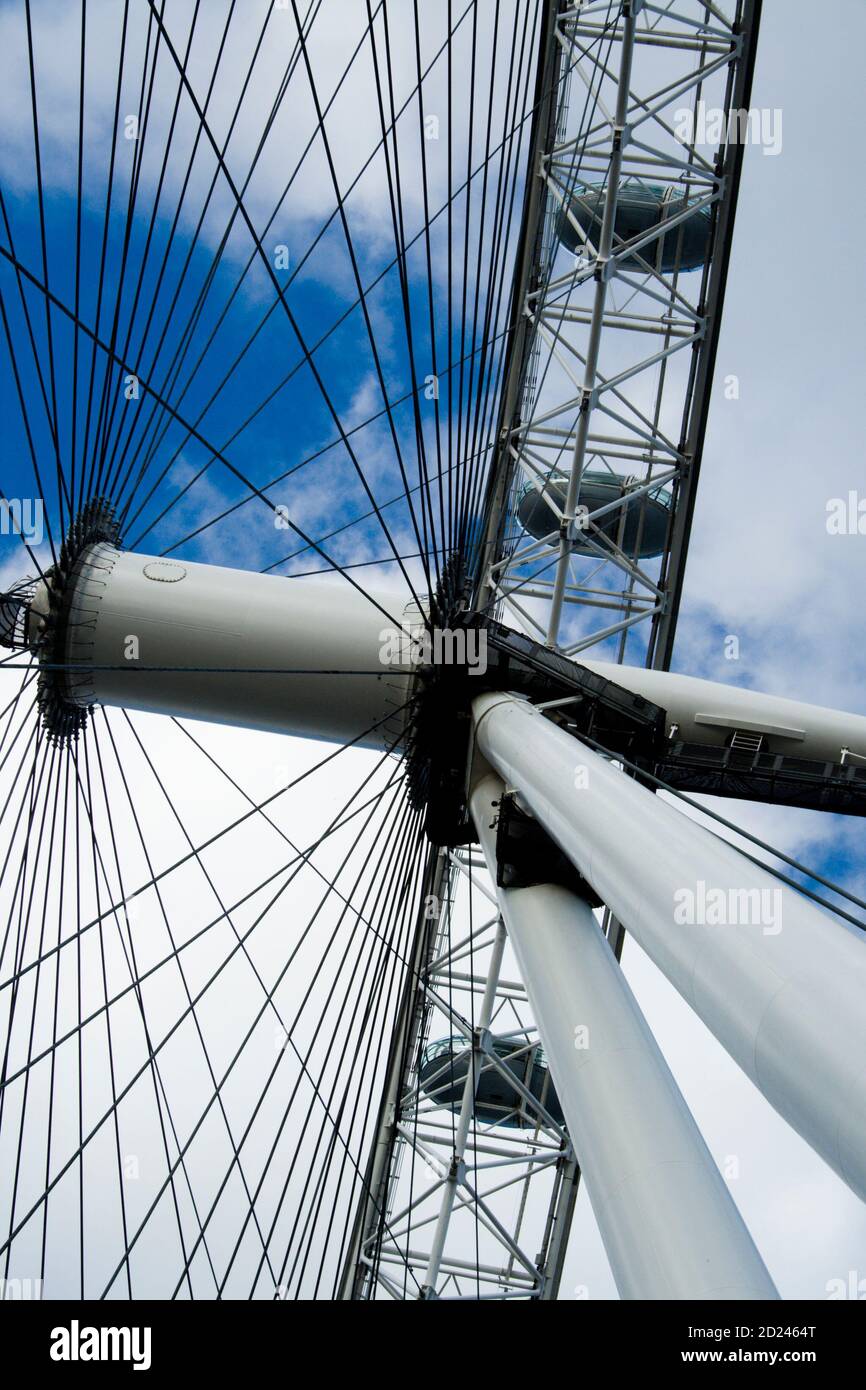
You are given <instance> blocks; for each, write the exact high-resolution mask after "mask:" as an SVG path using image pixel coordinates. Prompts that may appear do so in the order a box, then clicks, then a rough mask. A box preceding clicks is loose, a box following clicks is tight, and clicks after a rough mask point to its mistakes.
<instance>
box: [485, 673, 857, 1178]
mask: <svg viewBox="0 0 866 1390" xmlns="http://www.w3.org/2000/svg"><path fill="white" fill-rule="evenodd" d="M473 709H474V715H475V719H476V737H477V741H478V746H479V749H480V751H481V752H482V753H483V755H484V757H485V758H486V759H487V760H488V762H489V763H490V764H491V765H492V766H493V767H494V768H495V770H496V771H497V772H498V773H499V775H500V776H501V777H503V778H504V779H505V781H506V782H507V783H508V785H509V786H510V787H515V788H517V789H518V790H519V794H520V797H521V799H522V800H523V801H524V802H525V803H526V805H527V806H528V807H529V808H530V809H531V811H532V812H533V814H534V815H535V816H536V817H537V818H538V819H539V820H540V821H541V822H542V823H543V824H544V826H545V827H546V828H547V830H548V832H549V834H550V835H551V836H552V838H553V839H554V840H556V842H557V843H558V844H559V845H560V847H561V848H562V849H563V851H564V852H565V853H566V854H567V855H568V856H569V858H570V859H571V860H572V862H573V863H574V864H575V865H576V866H577V867H578V869H579V870H580V872H581V873H582V874H583V875H584V877H585V878H586V879H587V880H588V881H589V882H590V883H591V884H592V886H593V887H594V888H595V890H596V892H597V893H598V894H599V896H600V897H601V898H602V899H603V901H604V902H605V903H606V904H607V905H608V906H609V907H610V909H611V911H612V912H613V913H614V915H615V916H616V917H617V918H619V920H620V921H621V922H622V923H623V925H624V926H625V927H626V928H627V930H628V931H630V932H631V933H632V935H633V936H634V937H635V939H636V940H637V941H638V942H639V944H640V945H641V946H642V947H643V948H644V950H645V951H646V952H647V953H648V955H650V956H651V957H652V959H653V960H654V961H655V963H656V964H657V965H658V966H659V968H660V969H661V970H662V971H663V972H664V974H665V975H666V976H667V977H668V979H669V980H670V981H671V983H672V984H673V985H674V986H675V987H676V988H677V989H678V990H679V992H680V993H681V994H682V995H683V997H684V998H685V999H686V1000H687V1001H688V1002H689V1004H690V1005H691V1006H692V1008H694V1010H695V1012H696V1013H697V1014H698V1015H699V1016H700V1017H701V1018H702V1019H703V1021H704V1022H705V1023H706V1025H707V1027H708V1028H709V1029H710V1030H711V1031H712V1032H713V1033H714V1034H715V1036H716V1037H717V1038H718V1039H719V1041H720V1042H721V1043H722V1045H723V1046H724V1047H725V1048H726V1049H727V1051H728V1052H729V1053H730V1055H731V1056H732V1057H733V1058H734V1059H735V1061H736V1062H737V1063H738V1064H739V1065H740V1066H741V1067H742V1068H743V1070H744V1071H745V1072H746V1074H747V1075H748V1076H749V1077H751V1079H752V1080H753V1081H754V1083H755V1085H756V1086H758V1087H759V1089H760V1090H761V1091H762V1092H763V1094H764V1095H765V1096H766V1098H767V1099H768V1100H769V1101H770V1103H771V1104H772V1105H773V1106H774V1107H775V1109H776V1110H778V1111H779V1113H780V1114H781V1115H782V1116H784V1118H785V1119H786V1120H787V1121H788V1123H789V1124H791V1125H792V1126H793V1128H794V1129H795V1130H796V1131H797V1132H798V1133H799V1134H801V1135H802V1136H803V1138H804V1139H806V1140H807V1141H808V1143H810V1144H811V1145H812V1147H813V1148H814V1149H816V1150H817V1152H818V1153H820V1154H821V1155H822V1156H823V1157H824V1158H825V1159H826V1161H827V1162H828V1163H829V1164H830V1165H831V1166H832V1167H833V1168H834V1169H835V1170H836V1172H837V1173H839V1175H840V1176H841V1177H842V1178H843V1179H844V1180H845V1181H846V1182H847V1183H848V1184H849V1185H850V1186H851V1187H852V1188H853V1189H854V1191H855V1192H857V1193H858V1194H859V1195H860V1196H861V1197H866V1007H864V1000H866V942H864V940H863V938H862V937H861V936H860V935H859V934H858V933H856V932H855V931H852V930H849V929H847V928H846V927H845V926H843V925H842V924H841V923H840V922H838V921H837V920H835V919H834V918H832V917H830V916H829V915H828V914H826V913H824V912H823V911H821V910H820V909H818V908H817V907H815V906H814V905H813V904H812V903H810V902H808V901H807V900H806V899H805V898H803V897H801V896H800V895H798V894H797V893H796V892H794V891H793V890H792V889H787V888H784V887H783V886H781V885H780V884H779V882H778V880H777V879H775V878H773V876H772V875H770V874H768V873H767V872H766V871H765V870H764V869H762V868H760V867H758V866H757V865H754V864H751V863H750V862H749V861H748V860H747V859H745V858H744V857H743V856H742V855H741V854H740V853H739V852H738V851H737V850H736V849H735V848H734V847H733V846H732V845H729V844H727V843H726V842H725V841H723V840H720V839H719V838H718V837H717V836H715V835H713V834H711V833H710V832H709V831H708V830H706V829H704V828H703V827H702V826H700V825H697V824H696V823H695V822H694V821H692V820H690V819H689V818H688V817H687V816H685V815H683V814H682V813H681V812H679V811H677V810H675V809H674V808H673V807H672V806H671V805H669V804H668V803H666V802H665V801H663V800H662V799H661V798H659V797H657V796H653V794H652V793H651V792H649V791H647V790H646V789H645V788H644V787H641V786H639V785H638V784H637V783H636V782H634V781H633V780H632V779H631V778H629V777H626V776H625V774H624V773H622V772H620V771H619V770H618V769H617V768H615V767H613V766H612V765H611V764H610V763H609V762H607V761H606V760H605V759H603V758H601V757H599V756H598V755H597V754H594V753H593V752H591V751H590V749H588V748H586V747H585V746H584V745H582V744H580V743H579V742H578V741H576V740H575V739H573V738H572V737H571V736H570V735H569V734H567V733H566V732H565V731H564V730H563V729H561V728H557V727H556V726H555V725H554V724H553V723H552V722H551V721H550V720H549V719H546V718H545V717H544V716H543V715H541V714H540V713H539V712H538V711H536V710H534V709H533V708H532V707H531V706H530V705H528V704H527V703H526V702H525V701H523V700H519V699H515V698H514V697H511V696H504V697H503V696H497V695H482V696H479V697H478V698H477V699H476V700H475V702H474V706H473ZM720 917H721V918H723V919H726V921H720V920H719V918H720Z"/></svg>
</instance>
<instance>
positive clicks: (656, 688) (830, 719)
mask: <svg viewBox="0 0 866 1390" xmlns="http://www.w3.org/2000/svg"><path fill="white" fill-rule="evenodd" d="M581 665H583V666H586V667H587V668H588V669H589V670H590V671H595V672H597V674H598V675H600V676H605V677H606V678H607V679H608V680H612V681H615V682H616V683H617V684H618V685H621V686H624V687H625V688H626V689H627V690H632V691H634V692H635V693H636V694H638V695H643V696H644V697H645V698H646V699H647V700H652V702H653V703H654V704H657V705H661V706H662V707H663V708H664V709H665V710H667V715H668V718H667V727H668V730H669V731H670V728H671V726H672V725H674V724H676V725H677V738H681V739H684V740H685V742H686V743H708V744H713V745H715V746H716V747H721V746H723V745H724V744H725V743H726V742H727V741H728V739H729V737H730V735H731V733H732V731H733V730H735V729H743V730H746V731H748V732H750V733H762V734H764V735H765V739H766V742H765V747H766V749H767V750H768V751H769V752H773V753H788V754H790V756H791V757H795V758H817V759H821V760H826V761H832V762H835V763H838V762H840V761H842V750H843V749H845V748H848V749H850V750H851V752H853V753H859V754H861V755H863V756H866V717H864V715H862V714H848V713H846V712H845V711H844V710H835V709H824V708H822V706H821V705H807V704H804V703H803V702H802V701H800V700H787V699H785V698H784V697H783V696H781V695H765V694H763V692H762V691H759V690H746V689H743V688H742V687H740V686H736V685H723V684H722V683H721V682H719V681H705V680H700V679H699V678H698V677H697V676H681V675H679V674H678V673H676V672H673V671H649V670H645V669H644V668H642V667H638V666H617V665H614V664H613V663H612V662H610V661H581Z"/></svg>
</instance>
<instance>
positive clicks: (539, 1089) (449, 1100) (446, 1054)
mask: <svg viewBox="0 0 866 1390" xmlns="http://www.w3.org/2000/svg"><path fill="white" fill-rule="evenodd" d="M492 1047H493V1050H494V1052H495V1053H496V1055H497V1057H501V1058H502V1060H503V1061H504V1062H505V1064H506V1066H507V1068H508V1071H509V1072H511V1073H512V1075H514V1076H515V1077H517V1079H518V1080H519V1081H520V1082H521V1083H522V1085H524V1086H525V1087H526V1089H527V1091H529V1092H530V1094H531V1095H533V1096H535V1098H536V1099H537V1100H539V1101H540V1102H541V1104H542V1105H543V1106H544V1108H545V1110H546V1111H547V1113H548V1114H549V1115H550V1117H551V1119H553V1120H555V1121H556V1123H557V1124H563V1123H564V1119H563V1114H562V1106H561V1105H560V1103H559V1099H558V1097H557V1095H556V1092H555V1090H554V1089H553V1080H552V1078H551V1075H550V1072H549V1071H548V1068H547V1063H546V1061H545V1060H544V1054H543V1052H542V1050H541V1048H540V1047H535V1048H533V1049H531V1050H530V1051H527V1052H524V1051H523V1050H522V1047H523V1044H522V1043H520V1042H517V1041H515V1040H514V1039H513V1038H494V1039H493V1041H492ZM515 1052H517V1053H518V1055H517V1056H514V1055H513V1054H514V1053H515ZM470 1057H471V1053H470V1051H469V1047H468V1044H467V1042H466V1040H465V1038H459V1037H458V1038H440V1039H439V1041H438V1042H433V1043H430V1044H429V1045H428V1046H427V1047H426V1048H425V1049H424V1052H423V1054H422V1057H421V1066H420V1068H419V1072H418V1081H419V1084H420V1086H421V1089H422V1090H423V1091H424V1092H425V1094H426V1095H428V1096H429V1097H430V1098H431V1099H432V1100H435V1101H436V1102H437V1104H438V1105H444V1106H447V1107H448V1109H449V1110H455V1111H459V1109H460V1105H461V1101H462V1099H463V1085H464V1082H465V1081H466V1072H467V1069H468V1067H469V1065H470ZM475 1118H476V1120H477V1121H478V1122H479V1123H480V1124H485V1125H508V1126H510V1127H512V1128H514V1127H517V1128H531V1129H534V1128H535V1125H536V1123H537V1117H536V1115H535V1113H534V1112H533V1110H532V1108H531V1106H530V1105H529V1103H528V1101H527V1100H526V1098H525V1097H524V1096H522V1095H521V1094H520V1092H519V1091H518V1090H517V1088H516V1087H515V1086H512V1085H511V1084H510V1083H509V1081H508V1078H507V1077H506V1076H504V1075H503V1073H502V1072H501V1071H499V1070H498V1068H496V1067H494V1066H493V1064H492V1063H490V1062H489V1061H485V1062H483V1063H482V1067H481V1071H480V1073H479V1076H478V1087H477V1090H476V1092H475Z"/></svg>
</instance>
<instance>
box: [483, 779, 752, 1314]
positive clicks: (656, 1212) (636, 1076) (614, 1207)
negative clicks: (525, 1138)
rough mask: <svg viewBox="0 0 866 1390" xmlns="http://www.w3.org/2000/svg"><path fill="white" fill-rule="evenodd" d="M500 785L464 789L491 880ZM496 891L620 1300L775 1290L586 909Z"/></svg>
mask: <svg viewBox="0 0 866 1390" xmlns="http://www.w3.org/2000/svg"><path fill="white" fill-rule="evenodd" d="M503 791H504V786H503V783H502V782H501V781H500V779H499V778H498V777H495V776H492V775H488V776H485V777H483V778H482V779H481V781H480V782H479V784H478V786H477V787H476V788H475V790H474V792H473V795H472V816H473V819H474V821H475V825H476V828H477V830H478V834H479V837H480V839H481V844H482V847H483V849H484V854H485V856H486V859H487V864H488V868H489V869H490V872H491V873H492V874H493V875H494V877H495V874H496V832H495V830H494V829H492V828H491V822H492V821H493V820H494V819H495V816H496V809H495V808H496V804H497V803H498V802H499V800H500V798H501V796H502V793H503ZM497 891H498V896H499V903H500V908H501V911H502V915H503V918H504V919H505V924H506V926H507V928H508V939H509V941H510V942H511V945H512V947H513V949H514V953H515V955H516V957H517V960H518V963H519V965H520V970H521V975H522V977H523V982H524V984H525V985H526V991H527V994H528V996H529V1001H530V1003H531V1005H532V1010H533V1013H534V1015H535V1018H536V1020H537V1023H538V1029H539V1032H540V1034H541V1039H542V1042H543V1043H544V1049H545V1052H546V1054H547V1060H548V1063H549V1065H550V1069H551V1073H552V1076H553V1080H554V1083H555V1085H556V1091H557V1095H558V1097H559V1100H560V1104H561V1105H562V1108H563V1112H564V1114H565V1117H566V1121H567V1123H568V1130H569V1134H570V1135H571V1140H572V1143H573V1144H574V1148H575V1152H576V1154H577V1157H578V1160H579V1162H580V1168H581V1173H582V1175H583V1178H584V1180H585V1182H586V1185H587V1190H588V1192H589V1198H590V1201H591V1202H592V1208H593V1211H594V1212H595V1216H596V1220H597V1222H598V1227H599V1230H600V1232H601V1236H602V1240H603V1241H604V1246H605V1249H606V1251H607V1255H608V1259H609V1260H610V1265H611V1270H612V1271H613V1276H614V1279H615V1280H616V1286H617V1289H618V1290H619V1293H620V1296H621V1297H622V1298H626V1299H713V1300H724V1299H771V1298H777V1297H778V1294H777V1293H776V1289H775V1287H774V1285H773V1281H772V1280H771V1278H770V1276H769V1274H768V1273H767V1270H766V1268H765V1266H764V1263H763V1261H762V1260H761V1257H760V1255H759V1254H758V1251H757V1250H756V1248H755V1246H754V1243H753V1241H752V1238H751V1236H750V1235H749V1232H748V1230H747V1229H746V1226H745V1224H744V1222H743V1220H742V1217H741V1216H740V1214H739V1212H738V1211H737V1208H736V1206H735V1204H734V1202H733V1199H732V1197H731V1195H730V1192H729V1191H728V1189H727V1187H726V1185H725V1183H724V1180H723V1179H722V1176H721V1174H720V1173H719V1170H718V1168H717V1167H716V1165H715V1163H714V1162H713V1158H712V1155H711V1154H710V1151H709V1149H708V1148H707V1146H706V1144H705V1143H704V1140H703V1138H702V1136H701V1134H700V1132H699V1130H698V1128H697V1125H696V1124H695V1122H694V1119H693V1118H692V1115H691V1113H690V1111H689V1109H688V1107H687V1106H686V1103H685V1101H684V1100H683V1097H682V1094H681V1093H680V1091H679V1089H678V1087H677V1084H676V1082H675V1081H674V1079H673V1077H672V1075H671V1073H670V1070H669V1068H668V1066H667V1063H666V1062H665V1060H664V1057H663V1056H662V1054H661V1052H660V1051H659V1048H658V1046H657V1044H656V1042H655V1039H654V1038H653V1036H652V1034H651V1032H650V1030H649V1027H648V1026H647V1023H646V1020H645V1019H644V1017H643V1014H642V1013H641V1011H640V1009H639V1008H638V1005H637V1002H636V1001H635V998H634V995H633V994H632V992H631V990H630V989H629V987H628V984H627V983H626V980H625V977H624V975H623V973H622V971H621V969H620V967H619V965H618V963H617V961H616V959H615V957H614V954H613V952H612V951H611V949H610V947H609V945H608V943H607V941H606V940H605V938H604V936H603V934H602V931H601V928H600V927H599V925H598V922H597V921H596V919H595V917H594V916H593V914H592V910H591V908H590V907H589V905H588V904H587V903H586V902H585V901H584V900H583V899H582V898H579V897H577V896H576V895H575V894H574V893H571V892H568V891H567V890H566V889H565V888H560V887H557V886H554V885H551V884H543V885H539V886H536V887H532V888H518V889H509V890H505V889H502V888H500V889H498V890H497Z"/></svg>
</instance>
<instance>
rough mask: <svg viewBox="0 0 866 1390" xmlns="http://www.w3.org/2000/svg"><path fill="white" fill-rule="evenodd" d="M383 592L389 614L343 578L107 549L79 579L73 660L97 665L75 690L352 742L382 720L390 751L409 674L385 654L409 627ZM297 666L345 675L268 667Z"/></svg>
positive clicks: (375, 735) (377, 742) (114, 701)
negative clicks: (400, 629) (388, 636)
mask: <svg viewBox="0 0 866 1390" xmlns="http://www.w3.org/2000/svg"><path fill="white" fill-rule="evenodd" d="M376 598H377V600H378V602H379V603H380V604H381V610H384V611H381V610H380V608H377V607H376V606H375V604H374V603H372V602H371V601H370V600H369V599H368V598H366V597H365V596H364V595H363V594H361V593H359V592H357V591H355V590H354V589H353V588H352V587H351V585H349V584H348V583H347V582H346V581H345V580H344V579H339V578H335V579H334V580H333V581H327V580H319V579H284V578H279V577H276V576H274V575H263V574H251V573H249V572H248V571H246V570H234V569H225V568H223V567H221V566H218V565H200V564H193V563H191V562H189V561H186V560H184V561H183V562H179V561H175V560H169V559H161V558H160V557H159V556H154V555H139V554H136V553H134V552H131V551H128V552H123V551H118V550H115V549H114V548H113V547H111V546H99V547H95V548H94V551H93V552H92V553H91V555H90V557H89V562H88V563H87V564H86V565H84V566H83V567H82V569H81V573H80V575H79V577H78V579H77V581H76V584H75V589H74V592H73V597H72V601H71V616H70V625H69V640H68V645H67V660H68V661H70V662H82V663H87V664H88V665H91V664H92V668H93V674H92V677H91V678H90V679H89V680H87V681H85V682H84V683H83V684H81V685H80V686H79V685H76V686H74V687H73V690H72V696H73V698H74V699H76V700H77V701H78V702H79V703H82V704H90V703H93V702H94V701H99V702H100V703H102V704H106V705H122V706H124V707H126V708H129V709H141V710H150V711H154V712H156V713H161V714H173V715H177V716H179V717H184V718H187V719H205V720H212V721H214V722H217V723H223V724H238V725H243V726H244V727H246V728H252V729H267V730H271V731H275V732H280V733H288V734H302V735H306V736H308V737H312V738H320V739H328V740H333V741H334V742H340V743H346V742H349V741H351V740H353V739H356V738H357V737H358V735H359V734H364V731H365V730H368V729H370V728H371V726H373V725H374V724H377V722H378V725H379V726H378V728H376V729H374V730H373V732H372V733H370V734H369V735H367V736H366V737H364V738H363V739H362V740H361V743H362V744H363V745H367V746H372V747H376V748H382V747H384V746H386V745H387V744H390V743H392V742H393V740H394V739H395V738H397V737H398V736H399V733H400V730H401V727H402V723H403V717H404V716H403V713H402V712H401V706H403V705H404V704H405V702H406V699H407V696H408V677H407V674H406V672H405V671H403V672H400V671H397V670H394V669H392V668H391V667H389V665H388V664H387V663H383V661H382V660H381V659H380V652H381V651H382V648H383V641H382V637H381V634H382V633H383V632H386V631H387V630H391V629H394V628H397V626H398V624H400V623H401V621H402V616H403V606H404V600H403V599H402V598H399V597H397V598H395V596H394V595H388V594H385V595H381V594H380V595H376ZM389 617H390V618H393V621H389ZM415 621H417V615H416V618H415ZM130 638H135V639H136V640H137V647H133V646H131V645H130ZM130 652H134V653H137V655H136V656H135V658H134V659H130V658H129V653H130ZM100 667H104V668H107V669H99V668H100ZM148 667H168V668H171V669H169V670H163V671H159V670H157V671H152V670H148V669H146V668H148ZM189 667H199V668H200V667H210V668H214V667H218V668H229V669H228V671H227V672H225V673H223V672H222V671H221V672H220V673H216V672H214V671H213V670H211V671H204V672H202V671H191V670H184V669H183V668H189ZM241 668H246V669H241ZM262 668H264V671H265V673H264V674H262V673H261V671H262ZM299 669H300V670H303V671H320V672H328V673H330V672H337V673H339V672H345V673H346V674H343V675H341V674H321V675H315V674H311V675H306V674H294V675H293V674H270V672H274V671H276V672H281V671H285V672H290V671H298V670H299ZM354 671H361V672H366V673H369V674H364V675H352V674H349V673H350V672H354ZM383 720H384V721H385V722H384V723H383V722H381V721H383Z"/></svg>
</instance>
